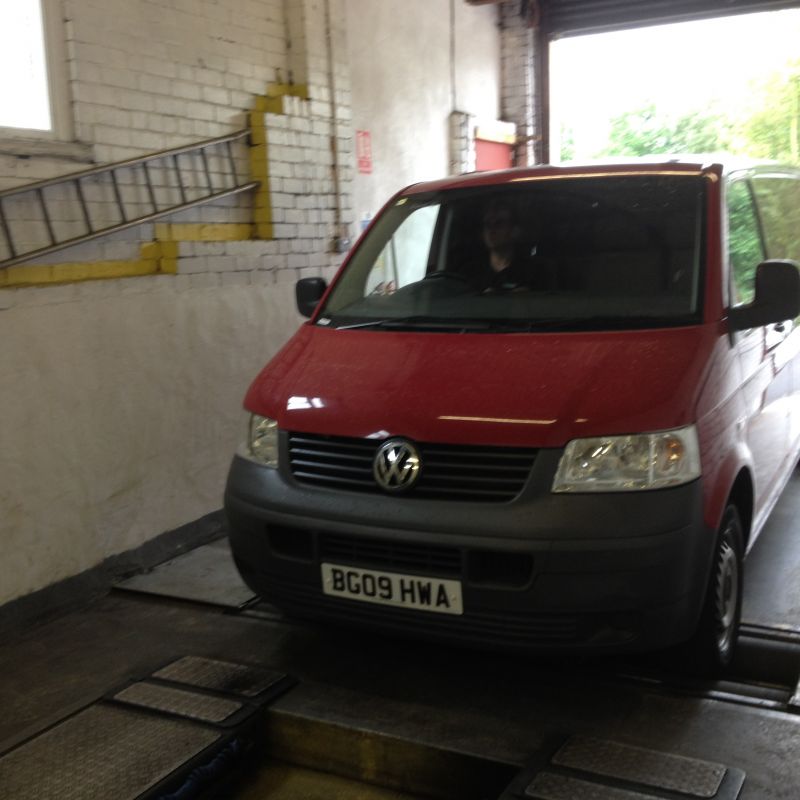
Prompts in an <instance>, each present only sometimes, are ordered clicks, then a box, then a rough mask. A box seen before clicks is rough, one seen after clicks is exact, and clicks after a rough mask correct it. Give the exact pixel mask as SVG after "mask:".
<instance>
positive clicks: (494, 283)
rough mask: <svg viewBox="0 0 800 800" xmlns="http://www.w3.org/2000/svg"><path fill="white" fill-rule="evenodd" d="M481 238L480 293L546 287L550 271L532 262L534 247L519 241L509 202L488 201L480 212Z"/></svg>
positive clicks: (500, 199)
mask: <svg viewBox="0 0 800 800" xmlns="http://www.w3.org/2000/svg"><path fill="white" fill-rule="evenodd" d="M482 223H483V226H482V239H483V243H484V245H485V246H486V249H487V251H488V253H487V255H488V258H487V261H486V263H485V264H484V266H483V267H482V268H481V269H480V270H479V272H478V275H477V280H476V284H477V286H478V289H479V290H480V291H482V292H497V291H524V290H527V289H550V288H552V284H553V280H552V278H553V276H552V272H551V270H549V269H546V268H538V267H544V265H543V264H540V265H537V264H536V263H535V260H534V259H535V256H536V247H535V246H533V247H531V248H530V250H529V252H528V253H526V252H525V250H526V248H524V247H522V245H521V243H520V234H521V230H520V226H519V223H518V221H517V220H516V219H515V215H514V209H513V206H512V204H511V203H510V202H509V201H508V200H505V199H503V198H495V199H493V200H490V201H489V202H488V203H487V205H486V207H485V208H484V211H483V219H482Z"/></svg>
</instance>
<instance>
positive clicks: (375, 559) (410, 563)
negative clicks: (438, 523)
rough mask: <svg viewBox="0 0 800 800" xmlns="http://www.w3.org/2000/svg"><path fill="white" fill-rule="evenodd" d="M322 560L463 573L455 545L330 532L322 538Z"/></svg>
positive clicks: (459, 553) (438, 573) (320, 541)
mask: <svg viewBox="0 0 800 800" xmlns="http://www.w3.org/2000/svg"><path fill="white" fill-rule="evenodd" d="M319 553H320V560H321V561H332V562H334V563H345V564H353V565H363V566H367V567H375V568H380V567H385V568H388V569H389V570H390V571H391V570H393V569H394V570H411V571H412V572H429V573H431V574H432V575H461V551H460V550H458V549H456V548H455V547H438V546H436V545H418V544H406V543H404V542H391V541H384V540H380V539H360V538H357V537H353V536H336V535H331V534H325V535H321V536H320V537H319Z"/></svg>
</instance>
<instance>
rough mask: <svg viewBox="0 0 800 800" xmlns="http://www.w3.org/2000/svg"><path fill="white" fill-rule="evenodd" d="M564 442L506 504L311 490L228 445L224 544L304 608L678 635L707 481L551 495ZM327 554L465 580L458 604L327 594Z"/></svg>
mask: <svg viewBox="0 0 800 800" xmlns="http://www.w3.org/2000/svg"><path fill="white" fill-rule="evenodd" d="M560 455H561V451H560V450H542V451H540V452H539V454H538V456H537V458H536V461H535V464H534V467H533V470H532V472H531V475H530V477H529V479H528V481H527V483H526V485H525V487H524V489H523V491H522V492H521V494H520V495H519V496H518V497H517V498H516V499H515V500H513V501H512V502H508V503H479V502H453V501H447V502H445V501H437V500H424V499H410V498H398V497H392V496H388V495H386V496H384V495H374V494H361V493H358V492H349V491H341V490H327V489H321V488H318V487H315V486H306V485H303V484H301V483H298V482H297V481H295V480H294V479H293V478H292V476H291V475H290V474H288V472H286V471H285V470H283V469H279V470H275V469H269V468H265V467H261V466H259V465H257V464H254V463H252V462H250V461H247V460H245V459H243V458H240V457H238V456H237V457H235V458H234V460H233V463H232V465H231V470H230V474H229V477H228V484H227V488H226V493H225V508H226V512H227V515H228V520H229V527H230V539H231V547H232V550H233V554H234V557H235V559H236V563H237V566H238V567H239V570H240V572H241V573H242V576H243V578H244V579H245V581H246V582H247V583H248V584H249V585H250V587H251V588H252V589H253V590H254V591H256V592H257V593H259V594H260V595H262V596H263V597H264V598H265V599H268V600H269V601H270V602H273V603H274V604H275V605H277V606H278V607H280V608H282V609H284V610H285V611H286V612H287V613H290V614H294V615H298V616H303V617H310V618H316V619H320V620H328V621H341V622H345V623H348V624H353V625H362V626H368V627H379V628H380V629H382V630H393V631H396V632H398V633H403V634H410V635H413V636H417V637H427V638H435V639H437V640H441V641H460V642H467V643H471V644H477V645H479V646H486V645H491V646H503V647H509V648H514V649H517V648H519V649H526V650H537V649H559V650H563V649H566V650H571V649H581V650H584V649H588V650H598V651H630V650H644V649H654V648H658V647H661V646H667V645H669V644H673V643H675V642H678V641H682V640H684V639H686V638H688V637H689V636H690V635H691V633H692V632H693V630H694V628H695V626H696V624H697V620H698V617H699V612H700V608H701V605H702V601H703V597H704V595H705V588H706V583H707V579H708V575H709V571H710V566H711V557H712V551H713V547H714V532H713V531H710V530H708V529H707V528H705V526H704V525H703V522H702V520H703V513H702V503H703V499H702V483H701V481H695V482H693V483H691V484H687V485H686V486H681V487H677V488H674V489H664V490H658V491H649V492H631V493H615V494H582V495H579V494H575V495H568V494H558V495H554V494H551V493H550V484H551V482H552V476H553V474H554V473H555V469H556V465H557V464H558V459H559V458H560ZM323 561H327V562H331V563H337V564H345V565H352V566H358V567H362V568H373V569H377V570H383V571H391V572H398V573H403V574H411V575H429V576H433V577H439V578H448V579H456V580H460V581H461V585H462V595H463V604H464V613H463V615H461V616H450V615H447V616H445V615H439V614H436V613H432V612H426V611H415V610H406V609H397V608H389V607H386V606H378V605H370V604H367V603H363V602H358V601H353V600H348V599H340V598H332V597H330V596H328V595H325V594H323V592H322V580H321V572H320V564H321V563H322V562H323Z"/></svg>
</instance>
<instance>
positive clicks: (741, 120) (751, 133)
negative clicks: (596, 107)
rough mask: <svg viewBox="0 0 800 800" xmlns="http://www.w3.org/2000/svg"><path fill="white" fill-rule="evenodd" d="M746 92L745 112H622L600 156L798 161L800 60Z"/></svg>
mask: <svg viewBox="0 0 800 800" xmlns="http://www.w3.org/2000/svg"><path fill="white" fill-rule="evenodd" d="M742 93H743V98H742V99H743V102H742V104H741V106H740V108H742V109H745V110H744V111H741V110H740V111H732V110H728V111H722V110H721V109H718V108H713V107H712V108H704V109H696V110H694V111H689V112H687V113H685V114H682V115H680V116H671V115H668V114H665V113H661V112H659V110H658V106H657V105H656V104H655V103H649V104H648V105H646V106H644V107H642V108H639V109H636V110H633V111H630V112H626V113H624V114H620V115H618V116H616V117H614V118H613V119H612V120H611V125H610V133H609V143H608V146H607V147H606V148H604V149H603V150H602V151H601V152H599V153H597V155H598V156H610V155H626V156H641V155H651V154H658V153H712V152H719V151H727V152H730V153H733V154H738V155H747V156H751V157H754V158H765V159H772V160H776V161H784V162H791V163H800V60H795V61H791V62H789V63H787V65H786V67H785V68H784V69H782V70H781V71H780V72H777V73H774V74H773V75H771V76H770V77H769V78H768V79H767V80H765V81H762V82H759V83H757V84H753V85H750V86H746V87H743V89H742Z"/></svg>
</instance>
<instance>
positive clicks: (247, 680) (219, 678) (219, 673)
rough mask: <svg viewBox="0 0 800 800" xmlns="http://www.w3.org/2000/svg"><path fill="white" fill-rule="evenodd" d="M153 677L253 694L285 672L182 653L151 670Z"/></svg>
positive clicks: (233, 692) (221, 690) (278, 679)
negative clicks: (175, 659)
mask: <svg viewBox="0 0 800 800" xmlns="http://www.w3.org/2000/svg"><path fill="white" fill-rule="evenodd" d="M152 677H154V678H158V679H160V680H165V681H173V682H175V683H182V684H185V685H188V686H197V687H199V688H201V689H209V690H211V691H216V692H226V693H228V694H235V695H240V696H243V697H256V696H257V695H259V694H261V693H262V692H264V691H266V690H267V689H269V687H270V686H273V685H274V684H276V683H277V682H278V681H280V680H282V679H283V678H284V677H285V675H284V673H282V672H277V671H275V670H270V669H264V668H262V667H251V666H247V665H245V664H231V663H229V662H227V661H215V660H214V659H210V658H200V657H198V656H185V657H184V658H181V659H178V660H177V661H173V662H172V664H168V665H167V666H166V667H163V668H162V669H160V670H158V671H157V672H154V673H153V676H152Z"/></svg>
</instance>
